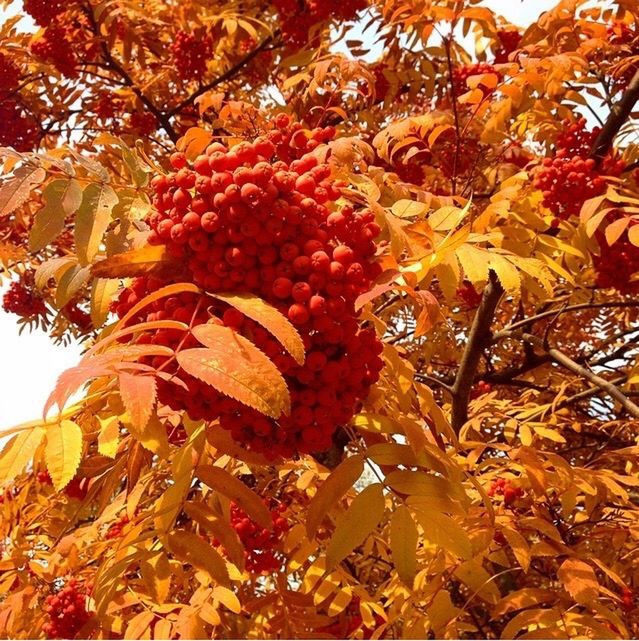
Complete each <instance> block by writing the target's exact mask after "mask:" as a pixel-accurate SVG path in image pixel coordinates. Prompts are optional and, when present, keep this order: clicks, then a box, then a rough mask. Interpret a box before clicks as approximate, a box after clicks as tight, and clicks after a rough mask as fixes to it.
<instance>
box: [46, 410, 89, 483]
mask: <svg viewBox="0 0 639 641" xmlns="http://www.w3.org/2000/svg"><path fill="white" fill-rule="evenodd" d="M44 455H45V459H46V463H47V469H48V470H49V474H50V475H51V480H52V481H53V485H54V487H55V489H56V490H58V491H60V490H62V489H63V488H64V487H66V485H67V484H68V483H69V481H70V480H71V479H72V478H73V477H74V476H75V473H76V472H77V471H78V467H79V465H80V459H81V457H82V429H81V428H80V426H79V425H78V424H77V423H74V422H73V421H69V420H64V421H61V422H60V424H59V425H57V424H56V425H50V426H49V427H48V428H47V444H46V448H45V451H44Z"/></svg>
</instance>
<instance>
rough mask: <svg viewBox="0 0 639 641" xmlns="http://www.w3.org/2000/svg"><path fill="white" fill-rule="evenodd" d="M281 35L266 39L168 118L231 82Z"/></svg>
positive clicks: (178, 107) (181, 104)
mask: <svg viewBox="0 0 639 641" xmlns="http://www.w3.org/2000/svg"><path fill="white" fill-rule="evenodd" d="M278 35H279V32H277V31H276V32H275V33H274V34H273V35H272V36H268V38H265V39H264V40H263V41H262V42H261V43H260V44H259V45H258V46H257V47H255V49H253V50H252V51H249V53H247V54H246V55H245V56H244V58H242V59H241V60H240V61H239V62H238V63H237V64H235V65H233V66H232V67H231V68H230V69H229V70H228V71H225V72H224V73H223V74H222V75H221V76H218V77H217V78H216V79H215V80H212V81H211V82H208V83H207V84H205V85H202V86H201V87H200V88H199V89H197V90H196V91H194V92H193V93H192V94H191V95H190V96H189V97H188V98H185V99H184V100H183V101H182V102H180V103H179V104H177V105H176V106H175V107H173V109H171V110H170V111H169V112H168V116H169V117H171V116H174V115H175V114H177V113H180V111H182V109H184V108H185V107H188V106H189V105H192V104H193V103H194V102H195V101H196V99H197V98H199V97H200V96H201V95H203V94H205V93H206V92H207V91H210V90H211V89H215V87H217V86H218V85H220V84H222V83H223V82H226V81H227V80H231V79H232V78H233V77H234V76H235V75H236V74H237V73H238V72H239V71H241V70H242V68H243V67H244V66H246V65H247V64H248V63H249V62H251V60H253V58H255V56H257V55H258V54H259V53H261V52H262V51H264V49H266V47H268V46H269V45H270V44H271V43H272V42H273V40H274V38H275V37H277V36H278Z"/></svg>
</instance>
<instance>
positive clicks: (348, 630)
mask: <svg viewBox="0 0 639 641" xmlns="http://www.w3.org/2000/svg"><path fill="white" fill-rule="evenodd" d="M360 603H361V599H360V598H359V597H358V596H355V597H353V599H352V600H351V602H350V603H349V604H348V607H347V608H346V609H345V610H344V612H343V613H342V614H341V615H340V617H339V618H338V620H337V621H335V622H334V623H331V624H330V625H327V626H325V627H323V628H321V629H320V630H318V631H319V632H324V633H326V634H330V635H331V636H334V637H335V638H337V639H349V638H350V637H351V635H352V634H353V633H354V632H356V631H357V630H359V629H360V628H361V637H359V638H362V639H370V638H371V637H372V635H373V632H374V631H375V630H374V629H371V628H367V627H364V628H362V623H363V622H364V619H363V618H362V614H361V612H360ZM374 618H375V624H376V626H380V625H381V624H382V623H384V619H383V618H382V617H381V616H379V614H375V615H374Z"/></svg>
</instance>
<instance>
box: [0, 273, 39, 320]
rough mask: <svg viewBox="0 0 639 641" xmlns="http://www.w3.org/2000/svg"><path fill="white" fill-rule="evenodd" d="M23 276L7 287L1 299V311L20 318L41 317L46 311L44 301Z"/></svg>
mask: <svg viewBox="0 0 639 641" xmlns="http://www.w3.org/2000/svg"><path fill="white" fill-rule="evenodd" d="M25 276H26V278H25ZM25 276H23V278H22V279H21V280H16V281H13V282H12V283H11V285H9V289H8V290H7V291H6V292H5V294H4V296H3V297H2V309H4V311H5V312H9V313H10V314H16V315H18V316H20V317H21V318H35V317H37V316H42V315H44V314H46V311H47V310H46V307H45V304H44V301H43V300H42V298H41V297H40V296H39V295H38V294H37V292H36V291H35V289H34V288H33V286H32V284H31V283H30V282H29V278H28V275H25Z"/></svg>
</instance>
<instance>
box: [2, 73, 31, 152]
mask: <svg viewBox="0 0 639 641" xmlns="http://www.w3.org/2000/svg"><path fill="white" fill-rule="evenodd" d="M0 77H1V76H0ZM38 139H39V127H38V123H37V122H36V120H35V119H34V118H33V117H32V116H30V115H29V114H27V113H26V112H25V110H24V107H23V106H22V105H21V104H20V103H18V102H17V101H16V100H13V99H11V98H5V99H3V100H2V99H0V146H2V147H13V148H14V149H15V150H16V151H32V150H33V149H34V147H36V146H37V144H38Z"/></svg>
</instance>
